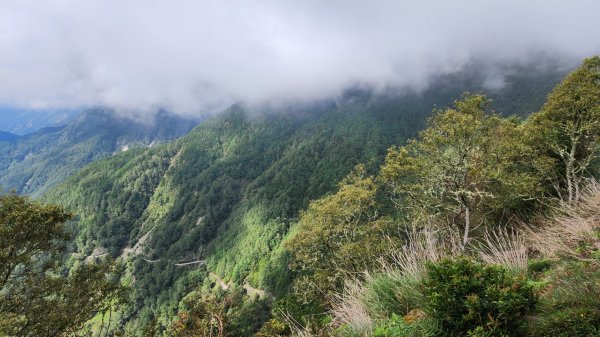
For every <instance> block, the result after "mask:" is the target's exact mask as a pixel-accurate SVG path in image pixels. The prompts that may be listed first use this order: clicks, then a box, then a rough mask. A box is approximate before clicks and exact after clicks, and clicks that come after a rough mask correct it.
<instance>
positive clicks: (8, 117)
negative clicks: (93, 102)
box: [0, 105, 80, 135]
mask: <svg viewBox="0 0 600 337" xmlns="http://www.w3.org/2000/svg"><path fill="white" fill-rule="evenodd" d="M79 113H80V111H79V110H31V109H21V108H15V107H11V106H6V105H0V131H5V132H10V133H13V134H16V135H25V134H28V133H33V132H36V131H38V130H40V129H42V128H45V127H51V126H59V125H64V124H66V123H68V122H69V120H71V119H73V118H75V117H76V116H77V115H78V114H79Z"/></svg>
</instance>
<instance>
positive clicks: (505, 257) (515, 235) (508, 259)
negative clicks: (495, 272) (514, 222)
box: [477, 228, 529, 272]
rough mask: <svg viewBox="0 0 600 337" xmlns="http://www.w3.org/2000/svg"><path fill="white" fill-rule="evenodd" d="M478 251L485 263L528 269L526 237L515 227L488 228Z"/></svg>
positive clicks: (519, 269) (521, 269)
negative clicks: (510, 228)
mask: <svg viewBox="0 0 600 337" xmlns="http://www.w3.org/2000/svg"><path fill="white" fill-rule="evenodd" d="M477 252H478V253H479V257H480V258H481V260H483V261H484V262H485V263H489V264H499V265H502V266H504V267H506V268H508V269H511V270H516V271H519V272H526V271H527V265H528V261H529V259H528V256H527V245H526V242H525V237H524V236H523V234H522V233H520V232H518V231H515V230H514V229H512V230H508V229H506V228H497V229H494V230H486V231H485V234H484V235H483V239H482V240H481V246H479V247H478V249H477Z"/></svg>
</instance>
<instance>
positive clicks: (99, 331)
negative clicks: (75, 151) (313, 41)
mask: <svg viewBox="0 0 600 337" xmlns="http://www.w3.org/2000/svg"><path fill="white" fill-rule="evenodd" d="M473 74H475V75H473ZM562 76H563V74H562V73H560V72H552V73H550V74H549V73H545V74H543V75H539V74H537V73H528V72H526V71H522V72H518V73H515V75H513V76H512V77H509V78H508V81H507V85H506V86H505V87H504V88H503V89H502V90H492V91H489V93H487V94H485V93H483V92H482V91H481V88H482V87H481V79H480V78H479V77H478V76H477V75H476V72H474V73H467V74H460V75H454V77H449V78H440V79H439V81H438V82H437V84H436V85H434V86H432V87H431V88H430V89H428V90H427V91H425V92H421V93H405V94H403V95H401V96H394V95H376V94H374V93H372V92H370V91H369V90H358V89H357V90H351V91H348V92H347V93H346V94H345V95H344V96H343V97H342V98H340V99H339V100H336V101H323V102H318V103H314V104H311V105H302V106H299V107H295V108H289V107H286V108H285V109H276V108H273V109H265V110H267V111H264V112H262V113H256V112H255V111H250V109H249V108H247V107H245V106H244V105H241V104H239V105H234V106H232V107H231V108H229V109H228V110H227V111H225V112H223V113H221V114H219V115H217V116H215V117H213V118H211V119H209V120H206V121H204V122H203V123H201V124H200V125H199V126H198V127H196V128H195V129H194V130H192V131H191V132H190V133H189V134H187V135H185V136H183V137H181V138H180V139H178V140H176V141H173V142H170V143H166V144H163V145H160V146H156V147H152V148H145V147H139V148H134V149H130V150H128V151H124V152H122V153H119V154H117V155H115V156H112V157H110V158H108V159H105V160H99V161H96V162H94V163H92V164H90V165H87V166H85V167H84V168H83V169H81V170H79V171H78V172H76V173H75V174H74V175H72V176H70V177H69V178H67V179H66V180H65V181H64V182H62V183H61V184H59V185H58V186H55V187H53V188H51V189H47V190H46V189H43V190H40V192H44V193H40V195H41V197H40V201H31V200H29V199H27V198H24V197H20V196H17V195H15V194H8V195H6V196H5V197H4V199H2V200H0V205H1V207H0V215H1V216H2V226H3V227H2V231H3V233H4V232H6V233H12V232H11V231H14V232H15V233H20V232H22V230H21V229H19V228H20V227H18V226H19V224H20V223H22V222H24V221H25V220H27V221H29V223H30V224H31V223H40V224H44V226H41V225H40V226H38V227H40V230H43V229H44V228H46V230H47V231H49V235H48V237H46V238H44V235H43V232H42V233H31V235H30V236H28V237H27V238H28V239H27V240H21V241H20V242H33V243H34V244H32V245H33V246H35V247H40V245H41V247H42V248H41V249H40V248H36V249H35V250H33V253H28V254H29V255H27V256H26V257H24V258H23V259H21V260H16V258H15V254H14V251H15V248H14V244H13V243H10V242H7V243H3V246H2V250H1V251H0V257H1V260H0V262H1V265H0V266H1V267H2V270H0V272H2V273H3V274H2V275H3V276H5V281H4V283H2V287H3V288H2V289H3V292H2V295H1V296H3V302H2V303H3V304H2V306H0V323H1V324H0V330H1V331H2V333H3V334H5V335H11V336H13V335H14V336H45V335H47V336H61V335H65V336H67V335H72V334H80V335H90V336H95V335H107V336H263V337H266V336H273V337H274V336H290V335H296V336H381V337H383V336H389V337H392V336H524V335H529V336H548V335H556V336H595V335H598V334H599V333H600V310H599V309H598V308H600V303H599V301H600V232H599V228H598V227H599V226H598V223H597V214H598V212H600V204H599V200H600V186H599V185H598V183H597V182H596V180H595V178H596V177H597V175H596V173H597V170H598V168H599V166H598V165H599V164H600V163H598V154H599V153H598V151H600V146H599V144H600V138H599V137H600V58H598V57H594V58H590V59H587V60H585V61H584V63H583V64H582V65H581V66H580V67H579V68H577V69H576V70H574V71H573V72H572V73H570V74H569V75H567V76H566V77H565V78H564V79H562V82H560V83H558V82H559V80H560V77H562ZM557 83H558V84H557ZM552 87H554V88H553V89H552ZM282 110H283V111H282ZM419 130H420V131H419ZM74 171H75V170H73V172H74ZM54 204H57V205H59V206H54ZM28 212H29V213H32V214H36V215H35V216H28V215H27V214H29V213H28ZM45 218H49V219H51V220H49V221H43V219H45ZM30 227H31V226H30ZM34 227H36V226H34ZM40 242H41V243H40ZM57 242H60V243H61V244H60V245H58V246H57ZM35 243H37V244H35ZM29 247H30V246H24V247H23V248H20V249H17V251H23V252H29ZM19 256H21V255H19ZM60 275H62V276H65V277H66V280H67V282H66V285H65V286H64V287H57V288H56V289H55V288H48V287H41V286H40V287H37V285H45V284H55V283H52V282H57V281H56V279H57V278H59V276H60ZM20 280H23V281H20ZM27 284H32V285H35V286H31V288H32V289H38V288H39V289H45V291H47V292H46V293H44V292H40V293H32V294H29V293H27V292H24V291H23V290H22V288H20V287H23V286H25V285H27ZM76 284H80V285H81V287H80V288H79V289H77V291H78V292H76V291H75V289H76V288H77V287H75V286H74V285H76ZM50 289H51V290H50ZM74 294H76V295H77V296H74ZM82 297H85V298H87V299H90V301H88V302H86V303H78V302H77V301H76V299H78V298H79V299H81V298H82ZM5 298H6V300H5ZM49 299H60V300H56V301H50V300H49ZM11 301H12V302H11ZM14 303H16V304H14ZM28 303H35V305H34V306H31V308H35V309H36V310H37V311H35V312H29V311H28V310H29V309H28V307H29V304H28ZM53 305H56V306H57V305H61V306H62V307H61V308H81V310H80V311H77V310H76V311H75V312H70V311H68V310H67V309H64V310H60V312H63V313H70V315H71V316H72V317H74V319H72V320H71V321H69V320H67V319H65V317H67V316H64V317H63V316H60V315H56V317H54V316H51V315H48V316H47V317H48V320H49V322H50V320H51V321H52V322H53V323H54V322H56V325H52V326H51V328H52V329H50V325H49V327H48V329H46V330H44V321H43V320H42V321H41V322H40V321H39V320H38V319H39V317H43V316H44V313H49V312H52V306H53ZM32 310H33V309H32ZM30 322H31V323H30Z"/></svg>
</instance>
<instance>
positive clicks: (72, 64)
mask: <svg viewBox="0 0 600 337" xmlns="http://www.w3.org/2000/svg"><path fill="white" fill-rule="evenodd" d="M597 13H600V2H598V1H593V0H573V1H553V0H545V1H542V0H530V1H517V0H504V1H500V0H496V1H491V0H490V1H481V0H478V1H475V0H457V1H443V0H438V1H433V0H429V1H427V0H423V1H402V0H396V1H392V0H379V1H368V0H365V1H352V0H345V1H343V0H303V1H291V0H264V1H260V0H257V1H235V2H234V1H226V0H210V1H191V0H190V1H188V0H127V1H123V0H87V1H81V0H46V1H44V0H38V1H33V0H14V1H11V0H8V1H7V0H4V1H1V0H0V104H5V105H15V106H25V107H38V108H48V107H51V108H64V107H77V106H93V105H103V106H110V107H115V108H117V109H123V110H136V111H153V110H155V109H156V108H158V107H164V108H167V109H170V110H173V111H175V112H179V113H196V112H198V111H206V110H209V111H210V110H213V109H217V108H219V107H221V106H224V105H227V104H229V103H231V102H234V101H245V102H249V103H257V102H262V101H265V100H273V99H275V100H277V99H281V98H284V99H312V98H324V97H328V96H331V95H335V94H337V93H339V92H340V91H341V90H343V89H345V88H347V87H348V86H351V85H355V84H367V85H370V86H373V87H376V88H386V87H403V86H412V87H417V88H421V87H424V86H426V85H427V84H428V81H429V80H430V78H431V77H432V76H434V75H437V74H443V73H449V72H453V71H456V70H458V69H461V68H462V67H463V66H464V65H466V64H468V63H470V62H472V61H474V60H482V59H484V60H486V62H487V63H489V64H490V65H495V64H504V63H515V62H516V63H526V62H530V61H531V60H535V58H536V57H539V55H541V54H546V55H551V56H553V57H556V58H561V59H564V60H567V61H568V62H574V61H580V59H581V58H583V57H586V56H591V55H594V54H597V53H599V52H600V20H598V15H597ZM491 74H492V77H490V80H489V81H488V82H489V84H490V85H491V86H498V85H501V83H502V77H501V74H499V73H498V68H497V67H496V68H494V70H493V71H491Z"/></svg>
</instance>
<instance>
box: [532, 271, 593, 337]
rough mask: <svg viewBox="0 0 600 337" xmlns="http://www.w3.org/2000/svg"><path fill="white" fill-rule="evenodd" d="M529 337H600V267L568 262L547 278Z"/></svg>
mask: <svg viewBox="0 0 600 337" xmlns="http://www.w3.org/2000/svg"><path fill="white" fill-rule="evenodd" d="M551 284H552V286H551V287H549V289H548V290H547V291H546V292H545V293H544V295H543V296H542V297H541V298H540V313H539V317H538V319H536V320H535V321H534V322H533V324H532V326H531V333H530V334H531V335H532V336H555V337H567V336H568V337H577V336H600V266H598V265H595V264H589V263H577V262H571V263H568V264H566V265H565V266H563V267H561V268H558V269H557V270H556V271H555V272H554V273H553V274H552V275H551Z"/></svg>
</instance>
